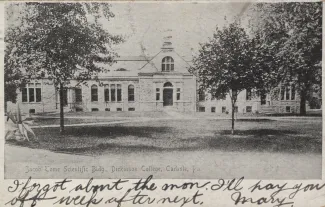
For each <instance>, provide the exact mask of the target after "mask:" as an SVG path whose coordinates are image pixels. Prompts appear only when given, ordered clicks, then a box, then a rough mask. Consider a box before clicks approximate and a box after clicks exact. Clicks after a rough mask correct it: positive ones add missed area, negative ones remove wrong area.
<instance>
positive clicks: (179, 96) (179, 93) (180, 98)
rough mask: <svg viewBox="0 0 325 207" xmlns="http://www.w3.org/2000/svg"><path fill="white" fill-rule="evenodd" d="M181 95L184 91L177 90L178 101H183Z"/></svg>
mask: <svg viewBox="0 0 325 207" xmlns="http://www.w3.org/2000/svg"><path fill="white" fill-rule="evenodd" d="M181 93H182V89H181V88H176V100H177V101H180V100H182V96H181Z"/></svg>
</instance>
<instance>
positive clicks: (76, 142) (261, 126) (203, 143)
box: [10, 119, 322, 155]
mask: <svg viewBox="0 0 325 207" xmlns="http://www.w3.org/2000/svg"><path fill="white" fill-rule="evenodd" d="M308 120H310V121H308ZM83 121H85V120H83ZM230 123H231V121H230V120H204V119H203V120H156V121H150V122H132V123H124V124H116V125H108V126H83V127H66V132H65V135H64V136H61V135H60V134H59V129H58V128H36V129H34V131H35V133H36V135H37V136H38V138H39V142H38V143H35V142H27V143H21V142H12V141H11V142H10V143H11V144H16V145H22V146H28V147H31V148H39V149H46V150H51V151H58V152H66V153H75V154H77V153H81V154H92V155H98V154H105V152H108V151H110V152H112V151H113V152H115V153H121V152H122V153H127V152H132V151H167V150H168V151H173V150H189V151H190V150H221V151H259V152H281V153H321V151H322V141H321V139H322V133H321V132H322V123H321V119H319V120H313V119H301V120H298V119H295V120H294V119H287V120H280V121H273V120H267V119H263V120H257V119H256V120H241V121H237V122H236V124H235V128H236V133H235V135H231V134H230V126H231V125H230Z"/></svg>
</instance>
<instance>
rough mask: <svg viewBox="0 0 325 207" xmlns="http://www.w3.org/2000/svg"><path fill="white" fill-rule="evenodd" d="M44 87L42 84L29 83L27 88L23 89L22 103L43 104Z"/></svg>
mask: <svg viewBox="0 0 325 207" xmlns="http://www.w3.org/2000/svg"><path fill="white" fill-rule="evenodd" d="M41 101H42V87H41V84H40V83H36V84H34V83H28V84H27V87H26V88H23V89H22V102H41Z"/></svg>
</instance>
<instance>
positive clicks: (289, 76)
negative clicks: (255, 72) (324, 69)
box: [250, 2, 322, 115]
mask: <svg viewBox="0 0 325 207" xmlns="http://www.w3.org/2000/svg"><path fill="white" fill-rule="evenodd" d="M252 14H253V15H252V16H251V20H250V22H251V24H250V26H251V30H252V33H253V35H259V36H260V37H262V40H263V41H262V42H261V44H262V45H264V47H265V48H266V49H267V50H268V51H269V53H270V54H272V56H273V58H272V59H267V58H264V60H263V62H264V63H265V64H267V65H272V66H273V70H274V71H273V72H274V73H275V74H277V75H276V76H273V79H272V78H270V79H268V80H272V81H275V80H276V81H277V82H278V83H282V84H286V85H288V84H294V85H295V86H296V89H297V91H298V92H299V95H300V114H301V115H305V114H306V101H307V100H308V99H309V98H312V96H310V94H312V93H313V92H314V89H315V88H318V89H320V90H321V61H322V3H321V2H290V3H272V4H267V3H259V4H256V5H255V6H254V7H253V12H252Z"/></svg>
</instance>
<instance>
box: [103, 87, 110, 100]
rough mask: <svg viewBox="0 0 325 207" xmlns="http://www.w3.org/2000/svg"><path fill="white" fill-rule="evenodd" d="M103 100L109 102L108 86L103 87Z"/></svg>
mask: <svg viewBox="0 0 325 207" xmlns="http://www.w3.org/2000/svg"><path fill="white" fill-rule="evenodd" d="M104 99H105V101H106V102H107V101H109V87H108V85H105V86H104Z"/></svg>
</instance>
